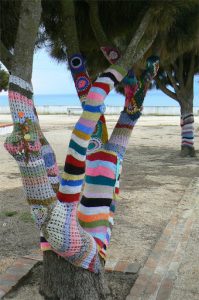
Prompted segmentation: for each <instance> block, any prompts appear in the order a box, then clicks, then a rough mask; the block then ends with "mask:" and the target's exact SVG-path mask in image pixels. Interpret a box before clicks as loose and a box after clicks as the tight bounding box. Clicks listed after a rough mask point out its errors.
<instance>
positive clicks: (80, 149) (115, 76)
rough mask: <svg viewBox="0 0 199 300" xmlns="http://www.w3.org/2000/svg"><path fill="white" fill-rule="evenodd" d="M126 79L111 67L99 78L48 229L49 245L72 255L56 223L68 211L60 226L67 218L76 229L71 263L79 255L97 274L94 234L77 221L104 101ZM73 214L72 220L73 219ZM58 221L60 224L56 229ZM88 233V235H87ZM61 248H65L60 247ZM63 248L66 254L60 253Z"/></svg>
mask: <svg viewBox="0 0 199 300" xmlns="http://www.w3.org/2000/svg"><path fill="white" fill-rule="evenodd" d="M123 76H124V71H123V70H122V69H121V68H120V67H117V66H114V67H111V68H109V69H108V70H107V71H106V72H105V73H103V74H101V75H100V76H99V78H98V79H97V80H96V81H95V82H94V83H93V86H92V87H91V89H90V91H89V93H88V96H87V101H86V104H85V105H84V108H83V113H82V116H81V117H80V119H79V121H78V122H77V124H76V126H75V129H74V130H73V133H72V138H71V141H70V144H69V151H68V155H67V157H66V163H65V168H64V174H63V175H62V180H61V183H60V188H59V192H58V193H57V197H58V199H59V201H60V203H61V204H59V206H56V207H55V208H54V209H53V211H52V213H51V221H52V220H53V222H52V224H51V223H48V225H47V227H46V236H48V238H47V240H48V242H50V244H51V246H52V247H53V248H54V249H57V248H59V254H60V255H62V256H67V255H68V252H67V249H66V246H65V243H66V245H68V244H67V243H68V241H67V240H66V241H65V240H64V241H63V240H61V237H60V238H59V236H58V234H57V226H58V227H60V225H59V220H58V221H56V220H57V218H58V217H57V216H58V215H60V214H61V211H63V210H65V211H66V213H63V215H62V219H61V220H60V223H61V224H63V223H64V219H65V218H66V217H67V227H66V229H67V228H68V226H69V224H72V226H71V227H72V228H71V227H70V228H68V229H70V231H69V232H68V236H69V237H70V241H71V247H70V251H69V250H68V251H69V253H70V261H72V262H73V263H74V261H75V262H77V257H76V256H77V255H78V258H79V263H80V265H81V266H82V267H84V268H88V269H89V270H93V271H94V272H96V271H97V270H98V268H99V262H98V260H97V259H98V255H97V249H96V243H95V241H94V240H93V244H92V245H89V246H90V247H89V249H90V252H88V253H87V251H88V249H87V243H88V240H89V239H88V236H89V237H91V235H90V234H88V233H86V232H85V231H84V230H83V229H82V228H81V227H80V226H79V224H78V222H77V219H75V218H76V213H77V204H78V201H79V198H80V192H81V189H82V185H83V179H84V176H85V160H86V151H87V148H88V144H89V139H90V137H91V134H92V132H93V131H94V129H95V126H96V124H97V121H98V119H99V118H100V115H101V114H102V113H103V112H104V104H103V101H104V99H105V97H106V95H107V94H108V93H109V92H110V90H111V89H112V88H113V87H114V84H117V83H118V82H119V81H121V80H122V79H123ZM69 212H70V213H69ZM70 215H71V216H72V217H71V218H70V219H69V217H70ZM53 218H54V219H53ZM55 221H56V222H57V225H56V226H55ZM69 233H70V234H69ZM78 234H79V237H78ZM83 234H85V239H84V243H82V240H81V237H82V236H83ZM86 234H87V235H88V236H86ZM65 235H66V232H65ZM73 236H74V238H73ZM61 245H62V248H60V246H61ZM80 245H81V247H80ZM82 247H83V249H82ZM71 248H72V249H71ZM77 248H78V250H77ZM61 249H62V252H61V251H60V250H61ZM85 249H87V251H85ZM64 252H65V253H64ZM82 253H84V257H85V254H86V253H87V257H86V258H85V261H82V260H81V254H82ZM91 254H92V255H91ZM67 257H68V256H67ZM91 257H92V259H91ZM71 258H72V260H71Z"/></svg>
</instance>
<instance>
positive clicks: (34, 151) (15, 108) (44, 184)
mask: <svg viewBox="0 0 199 300" xmlns="http://www.w3.org/2000/svg"><path fill="white" fill-rule="evenodd" d="M9 103H10V110H11V114H12V118H13V123H14V129H13V132H12V134H11V135H10V136H9V137H8V138H7V139H6V141H5V148H6V149H7V151H8V152H9V153H10V154H11V155H12V156H13V157H14V159H15V160H16V161H17V163H18V165H19V168H20V172H21V176H22V181H23V186H24V190H25V194H26V198H27V201H28V203H29V204H30V206H31V211H32V213H33V215H34V217H35V221H36V224H37V226H38V227H39V228H41V225H42V224H43V223H44V222H45V221H46V218H47V216H48V212H49V210H50V209H52V207H53V206H54V205H55V202H56V195H55V193H54V191H53V189H52V186H51V184H50V183H49V180H48V176H47V173H46V168H45V163H44V160H43V157H42V155H41V144H40V141H39V135H38V118H37V117H36V115H35V113H34V104H33V100H32V87H31V85H30V84H29V83H27V82H25V81H24V80H22V79H20V78H18V77H16V76H13V75H11V76H10V79H9Z"/></svg>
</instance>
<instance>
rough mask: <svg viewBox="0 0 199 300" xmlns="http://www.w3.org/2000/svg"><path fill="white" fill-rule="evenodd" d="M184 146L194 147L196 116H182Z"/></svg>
mask: <svg viewBox="0 0 199 300" xmlns="http://www.w3.org/2000/svg"><path fill="white" fill-rule="evenodd" d="M181 135H182V147H185V146H186V147H191V148H193V147H194V116H193V114H184V115H182V116H181Z"/></svg>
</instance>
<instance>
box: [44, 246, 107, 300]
mask: <svg viewBox="0 0 199 300" xmlns="http://www.w3.org/2000/svg"><path fill="white" fill-rule="evenodd" d="M43 267H44V272H43V280H42V290H41V291H40V293H41V294H42V295H43V296H44V298H45V299H46V300H47V299H52V300H58V299H59V300H108V299H109V300H111V299H112V298H111V296H110V292H109V289H108V287H107V284H106V282H105V279H104V271H103V269H102V271H101V272H100V273H99V274H94V273H92V272H90V271H87V270H85V269H82V268H79V267H75V266H74V265H72V264H71V263H69V262H67V261H66V260H65V259H63V258H61V257H59V256H57V255H56V254H55V253H54V252H52V251H47V252H44V259H43Z"/></svg>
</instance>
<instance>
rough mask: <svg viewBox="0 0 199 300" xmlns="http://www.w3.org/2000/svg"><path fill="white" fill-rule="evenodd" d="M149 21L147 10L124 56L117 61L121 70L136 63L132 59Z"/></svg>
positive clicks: (149, 16)
mask: <svg viewBox="0 0 199 300" xmlns="http://www.w3.org/2000/svg"><path fill="white" fill-rule="evenodd" d="M150 19H151V10H150V9H148V11H147V12H146V13H145V15H144V17H143V19H142V21H141V23H140V25H139V27H138V29H137V31H136V33H135V35H134V37H133V38H132V40H131V41H130V43H129V45H128V47H127V49H126V51H125V53H124V55H123V56H122V57H121V59H120V60H119V61H118V63H117V64H119V65H121V66H122V67H123V68H126V69H128V68H129V66H130V65H133V64H135V63H136V60H135V59H133V60H132V57H134V56H135V54H136V50H137V47H138V44H139V42H140V41H141V39H142V37H143V35H144V33H145V31H146V29H147V27H148V25H149V22H150Z"/></svg>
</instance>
